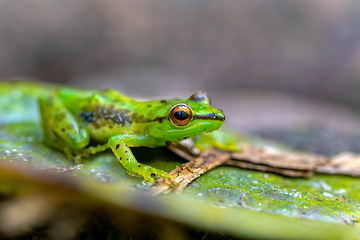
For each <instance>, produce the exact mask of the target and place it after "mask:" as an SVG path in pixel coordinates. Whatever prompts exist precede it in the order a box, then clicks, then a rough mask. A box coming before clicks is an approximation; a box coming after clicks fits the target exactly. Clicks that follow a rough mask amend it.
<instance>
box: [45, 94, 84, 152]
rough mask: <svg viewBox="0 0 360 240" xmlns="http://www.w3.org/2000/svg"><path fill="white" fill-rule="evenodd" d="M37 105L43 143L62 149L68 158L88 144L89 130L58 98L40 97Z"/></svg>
mask: <svg viewBox="0 0 360 240" xmlns="http://www.w3.org/2000/svg"><path fill="white" fill-rule="evenodd" d="M39 107H40V115H41V125H42V129H43V134H44V142H45V144H47V145H49V146H51V147H53V148H56V149H58V150H60V151H63V152H64V153H65V154H66V155H67V157H68V158H70V159H71V158H72V157H73V155H74V154H77V151H79V150H81V149H83V148H85V147H86V146H87V145H89V142H90V135H89V132H88V131H87V129H86V128H85V126H83V125H82V124H81V123H79V122H78V121H77V120H76V117H75V116H73V114H72V113H71V112H70V111H69V110H68V109H67V108H66V107H64V105H63V104H62V102H61V100H60V99H58V98H56V97H55V96H44V97H41V98H40V99H39Z"/></svg>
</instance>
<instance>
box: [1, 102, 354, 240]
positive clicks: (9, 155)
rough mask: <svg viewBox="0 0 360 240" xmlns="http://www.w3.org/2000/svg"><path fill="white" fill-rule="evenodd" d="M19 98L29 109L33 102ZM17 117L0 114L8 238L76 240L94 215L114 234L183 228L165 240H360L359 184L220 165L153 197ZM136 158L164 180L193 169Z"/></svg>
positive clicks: (101, 161)
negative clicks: (188, 238) (185, 237)
mask: <svg viewBox="0 0 360 240" xmlns="http://www.w3.org/2000/svg"><path fill="white" fill-rule="evenodd" d="M16 98H17V100H19V96H16ZM21 99H23V100H24V101H25V102H26V104H29V102H28V100H29V99H26V98H23V96H20V100H21ZM1 101H2V102H1V104H4V101H6V99H5V100H4V98H3V99H2V100H1ZM13 101H14V99H11V106H13V103H14V102H13ZM18 102H19V104H21V101H18ZM9 106H10V105H9ZM35 106H36V104H35ZM16 109H20V110H19V111H21V114H20V113H17V110H16ZM12 111H14V114H15V115H16V114H17V115H16V116H17V117H16V118H15V117H14V118H10V117H6V116H5V113H4V112H1V110H0V119H1V123H2V125H1V126H0V199H2V201H1V204H0V226H2V227H0V231H1V232H2V234H5V235H6V236H16V235H18V234H23V233H24V232H25V233H28V232H31V231H33V230H32V229H34V228H35V229H36V228H38V227H39V226H47V227H49V229H50V233H49V234H50V235H51V232H55V233H60V232H65V233H67V234H68V235H66V236H65V237H68V238H72V237H74V236H76V234H77V231H79V226H84V225H86V222H88V221H89V219H91V218H92V215H90V214H89V213H90V212H93V211H101V212H105V213H106V214H107V215H109V216H110V218H111V219H112V220H111V221H114V222H116V224H115V226H114V228H119V229H129V228H134V229H135V230H136V229H138V228H146V227H144V226H147V225H149V224H150V225H151V224H152V225H155V226H156V227H155V228H154V229H161V228H162V227H163V228H166V229H175V230H172V231H171V233H170V234H169V235H166V236H171V234H174V233H175V232H177V230H176V227H175V228H172V227H171V226H178V225H179V224H180V226H183V225H182V224H185V225H187V226H191V227H195V228H200V229H203V230H205V231H211V232H222V233H225V234H228V235H230V236H234V237H247V238H252V237H256V238H271V239H281V238H282V239H291V238H292V239H299V238H301V239H359V238H360V229H359V224H358V221H359V218H360V216H359V210H360V209H359V208H360V179H358V178H353V177H349V176H332V175H321V174H316V175H314V176H313V177H311V178H310V179H305V178H289V177H282V176H279V175H276V174H272V173H264V172H260V171H252V170H244V169H240V168H236V167H231V166H220V167H217V168H215V169H213V170H211V171H209V172H207V173H205V174H204V175H202V176H201V177H199V178H197V180H195V181H194V182H193V183H191V184H190V185H189V186H188V187H187V188H186V189H185V190H184V191H183V192H182V194H181V195H176V194H174V193H170V194H168V195H165V196H157V197H153V196H150V194H149V193H150V191H151V186H149V185H147V184H145V183H144V182H143V181H142V179H141V178H138V177H136V176H135V177H134V176H128V175H127V174H126V173H125V171H124V169H123V168H122V167H121V165H120V163H119V162H118V161H117V160H116V158H115V157H114V156H113V154H112V153H111V152H110V151H107V152H104V153H101V154H97V155H94V156H91V157H88V158H86V159H84V160H83V161H82V162H81V163H80V164H77V163H75V162H72V161H69V160H68V159H67V158H66V157H65V156H64V155H63V154H61V153H60V152H57V151H54V150H53V149H50V148H48V147H46V146H44V145H43V144H42V135H41V130H40V127H39V124H38V122H37V121H36V120H37V119H36V116H33V117H31V118H30V117H29V116H27V117H26V118H24V119H22V118H21V116H22V115H24V114H25V115H26V113H27V112H32V111H35V110H33V109H31V108H30V107H27V108H24V107H16V106H13V107H9V108H7V109H6V114H8V113H9V112H10V113H11V112H12ZM14 119H15V120H16V121H15V120H14ZM25 120H26V121H25ZM30 120H33V121H30ZM12 122H16V123H12ZM134 155H135V156H136V157H137V159H138V160H139V161H140V162H144V163H147V164H149V165H151V166H154V167H157V168H161V169H164V170H166V171H171V170H173V169H175V168H176V167H179V166H181V165H182V164H184V163H185V162H184V161H183V160H182V159H181V158H179V157H177V156H176V155H175V154H173V153H171V152H170V151H168V150H167V149H166V148H156V149H150V148H138V149H134ZM19 216H21V217H19ZM25 216H26V217H25ZM131 219H132V220H131ZM10 220H11V221H10ZM124 222H125V223H124ZM172 223H173V224H175V225H171V224H172ZM167 224H170V225H167ZM64 229H65V230H64ZM55 233H53V234H55ZM180 235H181V234H180Z"/></svg>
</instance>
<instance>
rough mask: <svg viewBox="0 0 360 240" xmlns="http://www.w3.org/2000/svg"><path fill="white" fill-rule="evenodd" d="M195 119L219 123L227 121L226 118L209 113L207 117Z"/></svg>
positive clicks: (202, 116)
mask: <svg viewBox="0 0 360 240" xmlns="http://www.w3.org/2000/svg"><path fill="white" fill-rule="evenodd" d="M193 118H194V119H202V120H218V121H225V116H219V115H216V114H215V113H209V114H206V115H194V117H193Z"/></svg>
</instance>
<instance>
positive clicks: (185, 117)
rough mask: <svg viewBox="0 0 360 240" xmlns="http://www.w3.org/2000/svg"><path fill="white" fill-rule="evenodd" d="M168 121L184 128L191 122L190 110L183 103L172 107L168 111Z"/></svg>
mask: <svg viewBox="0 0 360 240" xmlns="http://www.w3.org/2000/svg"><path fill="white" fill-rule="evenodd" d="M170 119H171V121H172V122H173V123H174V124H175V125H177V126H186V125H188V124H189V122H190V121H191V120H192V111H191V108H190V107H189V106H188V105H186V104H185V103H181V104H178V105H176V106H174V107H173V108H172V109H171V111H170Z"/></svg>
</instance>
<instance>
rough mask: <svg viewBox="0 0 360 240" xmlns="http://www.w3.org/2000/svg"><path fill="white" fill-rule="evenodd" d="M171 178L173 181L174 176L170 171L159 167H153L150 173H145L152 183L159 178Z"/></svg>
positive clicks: (146, 178)
mask: <svg viewBox="0 0 360 240" xmlns="http://www.w3.org/2000/svg"><path fill="white" fill-rule="evenodd" d="M162 177H164V178H170V179H171V181H173V180H174V179H173V176H171V175H170V174H169V173H167V172H164V171H162V170H158V169H151V171H149V172H148V173H146V174H144V179H145V180H146V181H149V182H150V183H151V184H154V183H155V181H156V179H157V178H162Z"/></svg>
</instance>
